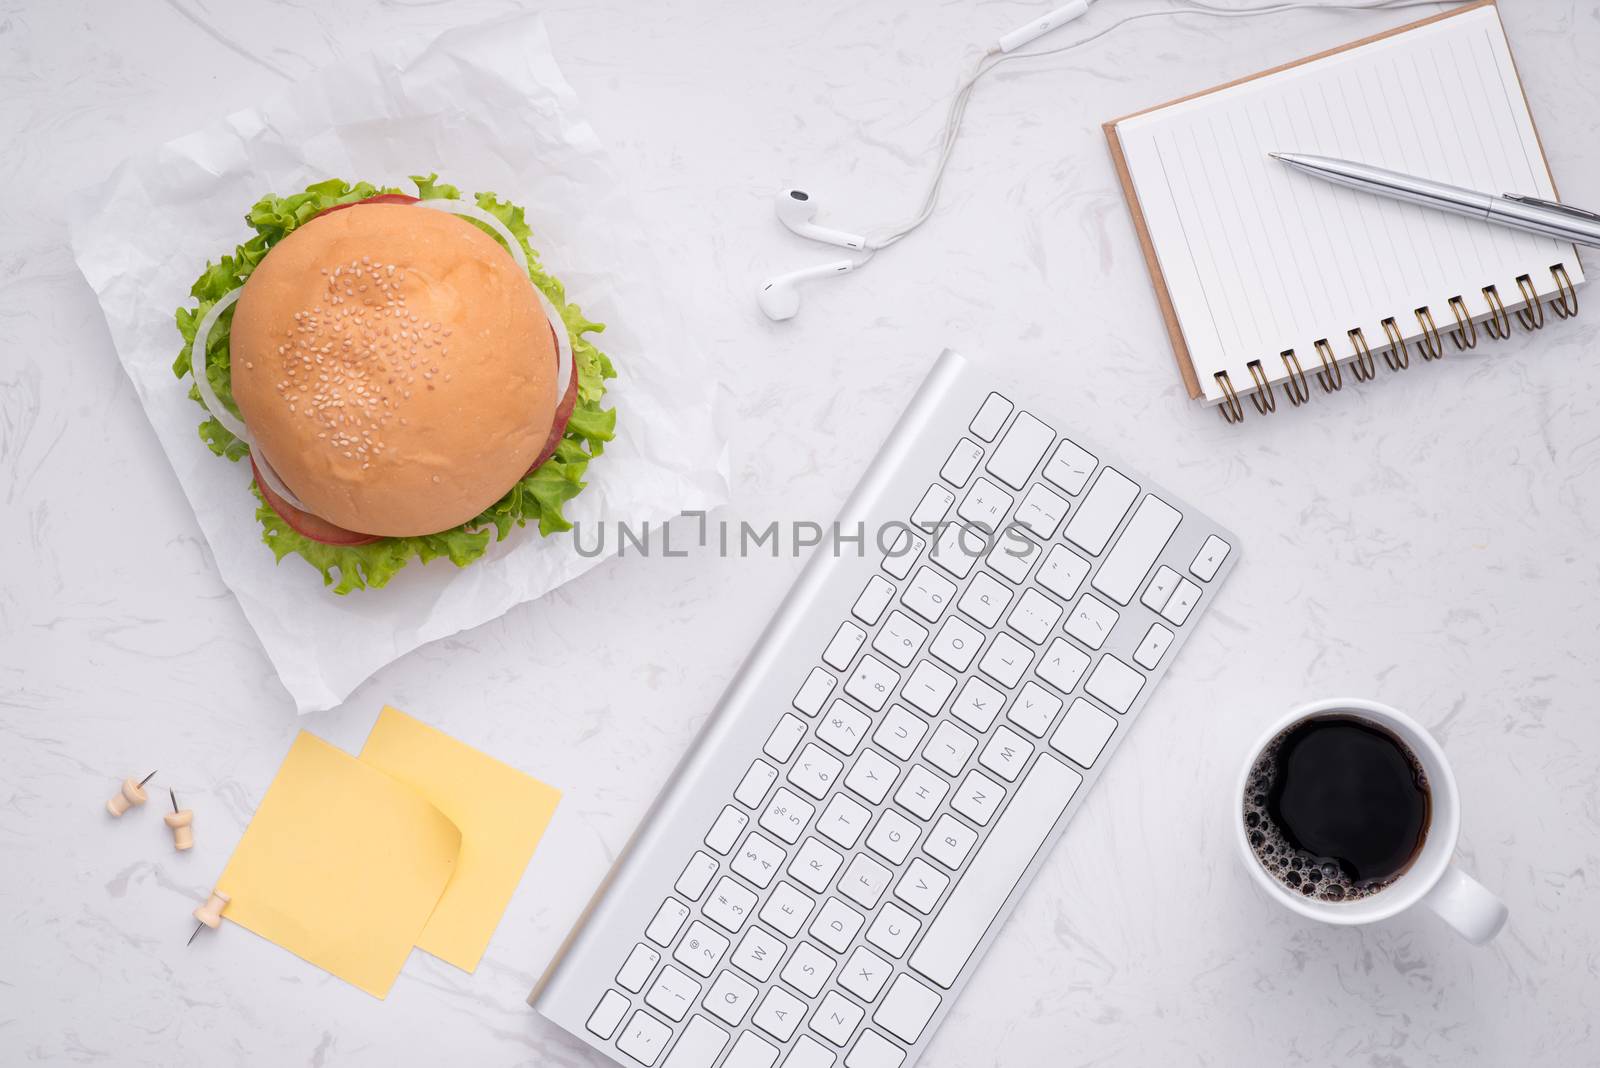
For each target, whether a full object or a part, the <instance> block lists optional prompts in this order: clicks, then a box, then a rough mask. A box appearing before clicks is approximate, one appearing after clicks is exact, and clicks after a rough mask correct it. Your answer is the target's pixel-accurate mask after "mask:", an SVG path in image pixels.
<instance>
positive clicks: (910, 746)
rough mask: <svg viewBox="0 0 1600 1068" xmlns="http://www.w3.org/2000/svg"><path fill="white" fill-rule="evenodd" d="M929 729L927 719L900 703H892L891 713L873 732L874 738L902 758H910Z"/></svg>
mask: <svg viewBox="0 0 1600 1068" xmlns="http://www.w3.org/2000/svg"><path fill="white" fill-rule="evenodd" d="M927 730H928V723H927V721H926V720H924V719H919V718H918V717H916V716H914V715H912V714H911V713H910V712H907V711H906V710H905V709H903V708H901V707H900V706H899V705H892V706H890V708H889V714H888V715H886V716H884V717H883V722H882V723H880V724H878V729H877V730H876V731H875V732H873V735H872V740H873V741H875V742H877V743H878V744H879V745H881V746H883V747H884V748H885V749H887V750H888V751H889V752H891V753H893V754H894V755H895V756H897V757H899V758H900V759H901V760H910V759H911V754H913V753H915V752H916V751H917V744H918V743H919V742H921V741H922V736H923V735H924V734H925V733H927Z"/></svg>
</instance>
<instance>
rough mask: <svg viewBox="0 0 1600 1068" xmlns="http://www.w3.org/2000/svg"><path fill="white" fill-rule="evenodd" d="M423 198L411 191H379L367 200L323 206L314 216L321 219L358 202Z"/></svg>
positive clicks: (405, 201)
mask: <svg viewBox="0 0 1600 1068" xmlns="http://www.w3.org/2000/svg"><path fill="white" fill-rule="evenodd" d="M421 199H422V198H421V197H414V196H412V195H411V194H410V193H379V194H378V195H376V196H370V197H368V198H367V199H365V200H352V201H351V202H350V203H348V204H335V205H334V206H333V207H331V208H323V209H322V210H321V211H319V212H317V213H316V214H315V215H313V216H312V218H313V219H320V218H322V217H323V216H324V215H327V214H329V213H330V212H335V211H343V210H344V209H345V208H353V207H355V206H356V205H357V204H415V203H416V202H417V201H419V200H421Z"/></svg>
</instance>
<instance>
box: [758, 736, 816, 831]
mask: <svg viewBox="0 0 1600 1068" xmlns="http://www.w3.org/2000/svg"><path fill="white" fill-rule="evenodd" d="M811 748H815V747H814V746H813V747H811ZM818 752H821V750H818ZM830 759H831V758H830ZM816 811H817V810H816V809H815V808H813V807H811V805H810V804H808V803H807V802H806V801H804V800H803V799H801V798H800V797H799V796H798V795H797V794H793V793H790V792H789V791H788V790H786V789H784V788H783V787H781V786H780V787H778V792H777V793H776V794H775V795H773V798H772V800H771V801H768V802H767V808H766V811H764V812H763V813H762V814H761V821H760V822H761V826H762V828H763V829H765V830H768V831H771V832H772V833H773V834H775V835H777V836H778V837H779V838H782V839H783V840H784V841H785V842H788V843H789V844H790V845H794V844H795V843H796V842H798V841H799V840H800V833H801V832H802V831H804V830H805V829H806V824H808V823H810V822H811V817H812V815H813V814H814V813H815V812H816ZM741 815H743V813H741Z"/></svg>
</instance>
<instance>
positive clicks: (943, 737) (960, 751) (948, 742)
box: [922, 721, 978, 775]
mask: <svg viewBox="0 0 1600 1068" xmlns="http://www.w3.org/2000/svg"><path fill="white" fill-rule="evenodd" d="M976 748H978V739H976V738H974V737H973V736H972V735H970V734H968V733H967V732H966V731H964V730H962V729H961V728H960V727H957V726H956V725H955V724H953V723H950V722H948V721H946V722H941V723H940V724H939V725H938V726H936V727H934V728H933V737H932V738H929V739H928V744H927V745H925V746H923V748H922V758H923V759H924V760H926V761H927V762H928V763H930V764H932V765H933V766H934V767H936V768H938V769H939V770H940V771H942V772H944V773H945V774H946V775H959V774H961V769H962V768H964V767H966V766H967V758H968V757H970V756H971V755H972V751H973V750H974V749H976Z"/></svg>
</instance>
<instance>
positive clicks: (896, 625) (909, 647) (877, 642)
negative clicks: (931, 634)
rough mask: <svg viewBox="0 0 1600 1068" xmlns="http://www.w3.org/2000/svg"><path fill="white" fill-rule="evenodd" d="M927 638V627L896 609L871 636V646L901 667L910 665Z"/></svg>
mask: <svg viewBox="0 0 1600 1068" xmlns="http://www.w3.org/2000/svg"><path fill="white" fill-rule="evenodd" d="M927 640H928V628H927V627H924V626H923V625H922V624H921V623H918V622H917V621H916V620H914V619H912V618H911V617H910V616H908V615H906V614H905V613H904V612H901V611H899V610H898V609H896V610H895V611H893V612H890V613H889V618H888V619H886V620H884V623H883V626H882V628H880V629H879V631H878V633H877V634H876V635H875V636H874V637H873V639H872V648H873V649H874V650H875V651H876V652H880V653H882V654H883V655H884V656H886V657H888V658H889V659H890V660H893V661H894V662H895V663H896V664H899V665H900V666H901V667H910V666H911V661H913V660H915V659H916V658H917V653H918V652H919V651H920V650H921V649H922V643H923V642H925V641H927Z"/></svg>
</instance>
